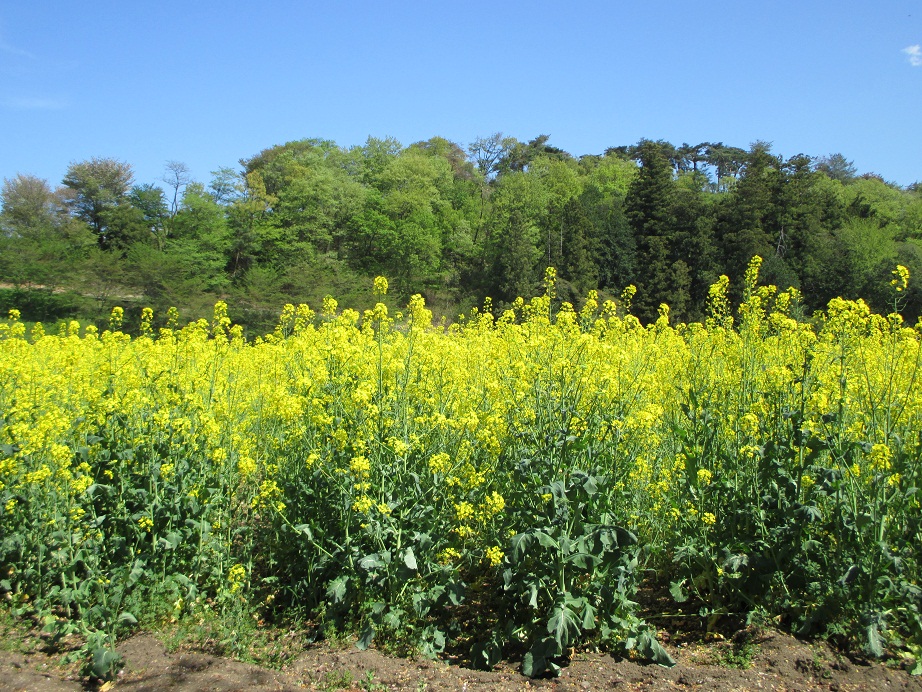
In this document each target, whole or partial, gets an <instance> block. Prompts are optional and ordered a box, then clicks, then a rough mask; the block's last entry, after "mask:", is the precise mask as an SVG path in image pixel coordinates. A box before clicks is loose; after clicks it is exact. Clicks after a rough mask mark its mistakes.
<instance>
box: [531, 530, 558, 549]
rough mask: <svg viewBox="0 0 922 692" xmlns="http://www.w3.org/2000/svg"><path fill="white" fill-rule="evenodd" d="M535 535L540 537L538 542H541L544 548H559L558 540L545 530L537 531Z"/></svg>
mask: <svg viewBox="0 0 922 692" xmlns="http://www.w3.org/2000/svg"><path fill="white" fill-rule="evenodd" d="M534 536H535V538H537V539H538V543H540V544H541V546H542V547H544V548H559V547H560V546H559V545H558V544H557V541H555V540H554V539H553V538H551V537H550V536H549V535H547V534H546V533H544V531H535V534H534Z"/></svg>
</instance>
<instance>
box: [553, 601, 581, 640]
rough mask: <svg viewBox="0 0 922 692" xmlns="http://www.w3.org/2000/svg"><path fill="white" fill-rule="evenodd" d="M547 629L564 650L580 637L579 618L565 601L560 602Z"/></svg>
mask: <svg viewBox="0 0 922 692" xmlns="http://www.w3.org/2000/svg"><path fill="white" fill-rule="evenodd" d="M547 631H548V633H549V634H550V635H551V636H552V637H553V638H554V641H556V642H557V645H558V650H562V649H564V648H565V647H567V646H569V645H570V643H571V642H574V641H576V639H577V638H578V637H579V633H580V627H579V618H578V617H577V615H576V613H574V612H573V611H572V610H571V609H570V607H569V606H567V605H566V604H565V603H558V604H557V605H556V606H555V608H554V610H553V611H551V617H550V619H549V620H548V621H547Z"/></svg>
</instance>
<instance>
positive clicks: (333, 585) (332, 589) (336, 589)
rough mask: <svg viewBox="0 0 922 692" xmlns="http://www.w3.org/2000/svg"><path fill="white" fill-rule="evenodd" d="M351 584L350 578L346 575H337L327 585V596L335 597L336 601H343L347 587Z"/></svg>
mask: <svg viewBox="0 0 922 692" xmlns="http://www.w3.org/2000/svg"><path fill="white" fill-rule="evenodd" d="M348 585H349V578H348V577H347V576H345V575H340V576H338V577H336V579H334V580H333V581H332V582H330V585H329V586H328V587H327V596H328V597H329V598H332V599H333V602H334V603H341V602H342V600H343V598H344V597H345V595H346V589H347V587H348Z"/></svg>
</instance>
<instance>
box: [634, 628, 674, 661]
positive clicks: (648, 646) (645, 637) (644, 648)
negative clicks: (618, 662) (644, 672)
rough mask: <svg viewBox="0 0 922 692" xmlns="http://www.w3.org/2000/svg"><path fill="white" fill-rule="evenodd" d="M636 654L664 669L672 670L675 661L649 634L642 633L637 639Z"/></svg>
mask: <svg viewBox="0 0 922 692" xmlns="http://www.w3.org/2000/svg"><path fill="white" fill-rule="evenodd" d="M637 653H639V654H640V655H641V656H643V657H644V658H646V659H647V660H650V661H653V662H654V663H656V664H658V665H661V666H663V667H664V668H672V667H673V666H674V665H675V659H673V658H672V656H670V655H669V652H668V651H666V649H664V648H663V645H662V644H660V643H659V642H658V641H657V640H656V637H654V636H653V635H651V634H650V633H649V632H642V633H641V634H640V636H639V637H638V638H637Z"/></svg>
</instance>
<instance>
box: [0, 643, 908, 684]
mask: <svg viewBox="0 0 922 692" xmlns="http://www.w3.org/2000/svg"><path fill="white" fill-rule="evenodd" d="M9 634H10V633H9V632H7V633H6V635H9ZM738 642H739V639H738V640H737V643H738ZM6 644H8V646H6V647H4V649H3V650H0V690H2V691H3V692H6V691H8V690H9V691H14V690H15V691H16V692H19V691H21V690H51V691H53V692H56V691H64V690H86V689H95V690H104V691H108V690H125V691H128V690H131V691H133V692H142V691H144V692H148V691H150V692H153V691H155V690H177V691H188V692H192V691H199V690H215V691H220V692H231V691H236V690H285V691H287V690H322V691H329V690H339V689H346V690H413V691H422V690H497V691H499V692H507V691H511V690H531V689H540V690H561V691H562V690H579V691H582V690H625V691H627V690H649V691H655V692H660V691H666V690H672V691H674V690H777V691H781V690H790V691H794V690H803V691H807V690H811V691H812V690H833V691H834V690H841V691H845V690H880V691H887V692H889V691H890V690H919V691H920V692H922V677H911V676H910V675H909V674H908V672H907V671H906V670H904V669H903V667H901V666H899V665H897V664H892V663H891V664H890V665H884V664H881V663H869V662H860V661H858V662H856V661H854V660H850V659H848V658H845V657H844V656H841V655H838V654H837V653H835V652H834V651H833V650H832V649H830V648H829V647H828V646H827V645H826V644H825V643H807V642H803V641H799V640H797V639H795V638H793V637H791V636H789V635H786V634H783V633H780V632H775V631H761V632H758V633H754V634H753V633H748V636H747V637H746V647H745V648H744V649H740V647H738V646H737V647H734V643H733V641H731V640H725V641H717V642H713V641H711V642H706V643H705V642H703V641H699V642H689V643H683V644H680V645H674V644H669V643H667V645H666V646H667V649H668V650H669V652H670V653H671V654H672V656H673V657H674V658H675V659H676V661H677V665H676V666H675V667H674V668H662V667H660V666H656V665H645V664H641V663H638V662H635V661H631V660H617V659H615V658H614V657H612V656H611V655H608V654H601V653H588V652H587V653H577V654H575V655H574V657H573V659H572V660H571V661H570V662H569V665H567V666H565V667H564V669H563V671H562V674H561V675H560V677H557V678H547V679H538V680H531V679H529V678H526V677H524V676H523V675H521V674H520V673H519V672H518V666H517V664H516V663H514V662H504V663H503V664H501V666H500V667H499V668H497V669H496V670H494V671H492V672H483V671H476V670H471V669H468V668H464V667H462V666H460V665H456V664H454V663H452V662H451V661H430V660H426V659H416V660H409V659H401V658H395V657H392V656H387V655H384V654H382V653H381V652H379V651H375V650H368V651H359V650H358V649H356V648H354V647H342V646H340V647H334V646H331V645H326V644H321V645H316V646H311V647H309V648H307V649H305V650H304V651H303V652H302V653H301V654H300V655H299V656H297V657H296V658H295V659H294V660H292V661H291V662H290V663H289V664H288V665H286V666H285V667H284V668H283V669H282V670H271V669H268V668H262V667H259V666H256V665H252V664H248V663H241V662H239V661H233V660H230V659H226V658H221V657H219V656H215V655H212V654H208V653H204V652H201V651H196V650H192V649H186V648H184V647H182V646H181V647H179V648H178V649H177V650H175V651H169V650H168V649H167V647H166V646H165V645H164V644H163V643H162V642H161V641H160V640H159V639H157V638H156V637H154V636H153V635H151V634H147V633H142V634H137V635H135V636H133V637H131V638H130V639H127V640H126V641H124V642H122V644H121V645H120V647H119V651H120V653H121V654H122V655H123V657H124V661H125V663H124V668H123V670H122V671H121V672H120V673H119V675H118V678H117V679H116V680H114V681H113V682H111V683H108V684H107V685H103V686H98V685H93V684H88V683H85V682H84V681H81V680H80V679H79V676H78V675H77V671H76V668H75V667H74V666H63V665H61V664H60V660H61V654H60V653H57V654H54V655H51V654H48V653H43V652H41V651H40V650H37V649H30V648H29V646H28V645H24V646H19V645H18V644H17V643H12V645H10V644H11V643H10V642H6ZM734 666H748V667H742V668H741V667H734Z"/></svg>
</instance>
